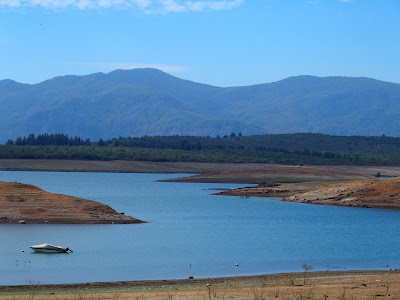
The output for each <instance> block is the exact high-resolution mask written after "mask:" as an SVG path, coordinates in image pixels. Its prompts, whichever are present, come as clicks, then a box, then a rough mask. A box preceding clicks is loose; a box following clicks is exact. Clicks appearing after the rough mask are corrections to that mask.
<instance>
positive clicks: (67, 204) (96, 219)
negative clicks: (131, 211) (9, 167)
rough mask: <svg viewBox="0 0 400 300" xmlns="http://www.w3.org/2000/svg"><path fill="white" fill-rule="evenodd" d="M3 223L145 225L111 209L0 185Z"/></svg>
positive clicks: (21, 186) (13, 184)
mask: <svg viewBox="0 0 400 300" xmlns="http://www.w3.org/2000/svg"><path fill="white" fill-rule="evenodd" d="M0 223H27V224H44V223H49V224H132V223H145V222H144V221H141V220H138V219H135V218H132V217H130V216H127V215H125V214H124V213H118V212H116V211H115V210H114V209H112V208H111V207H110V206H108V205H105V204H102V203H99V202H96V201H91V200H86V199H82V198H78V197H73V196H68V195H62V194H54V193H49V192H46V191H44V190H42V189H40V188H38V187H36V186H33V185H29V184H23V183H18V182H4V181H0Z"/></svg>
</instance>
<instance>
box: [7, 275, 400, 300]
mask: <svg viewBox="0 0 400 300" xmlns="http://www.w3.org/2000/svg"><path fill="white" fill-rule="evenodd" d="M377 283H379V284H377ZM388 287H391V291H390V292H391V295H392V297H391V299H399V298H396V297H393V296H395V295H398V296H399V297H400V291H399V292H398V288H399V287H400V271H398V270H353V271H351V270H349V271H316V272H312V271H310V272H294V273H273V274H263V275H249V276H234V277H216V278H201V279H169V280H141V281H116V282H92V283H75V284H45V285H40V284H35V283H33V284H30V285H6V286H0V299H33V297H32V296H33V295H35V296H36V297H37V296H38V295H43V297H39V298H40V299H87V298H86V296H84V295H91V296H89V299H92V298H93V299H207V296H208V295H212V298H216V299H225V298H234V299H263V298H257V297H254V295H255V292H257V293H261V292H262V293H263V294H264V297H265V296H270V297H271V298H264V299H292V298H288V295H291V296H293V295H295V294H299V295H300V294H303V293H309V292H310V291H311V290H312V291H313V292H314V293H315V298H293V299H324V298H320V297H322V295H323V294H324V293H325V294H326V295H329V297H330V299H339V297H335V295H337V294H339V295H340V294H342V293H343V291H344V290H346V289H347V290H348V294H351V293H353V294H354V295H359V294H360V292H362V295H363V296H366V295H367V294H368V295H371V299H374V298H372V296H376V295H378V294H382V295H383V293H384V292H386V296H387V295H388V293H389V288H388ZM277 290H279V293H277ZM393 290H395V291H393ZM269 294H271V295H269ZM319 294H321V296H320V297H317V295H319ZM77 295H80V296H81V297H82V298H79V297H78V298H77ZM171 295H173V298H172V297H171ZM249 295H251V296H250V297H249ZM25 296H26V297H31V298H24V297H25ZM7 297H11V298H7ZM15 297H18V298H15ZM60 297H62V298H60ZM91 297H92V298H91ZM248 297H249V298H248ZM325 299H326V298H325ZM345 299H347V298H345ZM349 299H353V298H349ZM368 299H369V298H368Z"/></svg>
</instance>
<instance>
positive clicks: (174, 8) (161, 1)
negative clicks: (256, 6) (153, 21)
mask: <svg viewBox="0 0 400 300" xmlns="http://www.w3.org/2000/svg"><path fill="white" fill-rule="evenodd" d="M154 2H155V3H154V4H156V5H153V6H151V7H149V9H146V10H145V12H146V13H148V14H168V13H179V12H188V11H205V10H226V9H233V8H236V7H238V6H240V5H241V4H242V3H243V2H244V0H231V1H178V0H158V1H154Z"/></svg>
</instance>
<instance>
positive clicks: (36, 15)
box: [0, 0, 400, 87]
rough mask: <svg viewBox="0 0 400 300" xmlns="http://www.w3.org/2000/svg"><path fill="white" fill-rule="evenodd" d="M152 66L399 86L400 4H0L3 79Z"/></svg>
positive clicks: (201, 75)
mask: <svg viewBox="0 0 400 300" xmlns="http://www.w3.org/2000/svg"><path fill="white" fill-rule="evenodd" d="M146 67H152V68H158V69H161V70H163V71H165V72H167V73H169V74H171V75H174V76H177V77H179V78H183V79H188V80H192V81H195V82H200V83H205V84H210V85H215V86H222V87H227V86H244V85H252V84H259V83H268V82H274V81H278V80H281V79H284V78H286V77H290V76H297V75H315V76H352V77H370V78H375V79H379V80H384V81H389V82H395V83H400V72H399V70H400V0H216V1H209V0H205V1H203V0H190V1H188V0H0V80H2V79H13V80H15V81H18V82H22V83H31V84H33V83H39V82H42V81H44V80H47V79H51V78H53V77H56V76H62V75H87V74H91V73H96V72H103V73H108V72H111V71H113V70H115V69H133V68H146Z"/></svg>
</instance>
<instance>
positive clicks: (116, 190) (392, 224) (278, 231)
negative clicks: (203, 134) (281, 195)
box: [0, 172, 400, 285]
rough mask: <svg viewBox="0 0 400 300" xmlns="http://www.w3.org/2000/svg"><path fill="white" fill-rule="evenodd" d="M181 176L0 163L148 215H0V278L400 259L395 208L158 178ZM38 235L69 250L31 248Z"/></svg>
mask: <svg viewBox="0 0 400 300" xmlns="http://www.w3.org/2000/svg"><path fill="white" fill-rule="evenodd" d="M178 176H184V175H183V174H173V175H171V174H118V173H63V172H0V180H4V181H18V182H24V183H30V184H34V185H36V186H38V187H40V188H42V189H44V190H46V191H49V192H54V193H63V194H68V195H72V196H77V197H82V198H86V199H91V200H95V201H99V202H102V203H105V204H108V205H110V206H111V207H113V208H114V209H116V210H117V211H124V212H125V213H126V214H128V215H131V216H133V217H135V218H138V219H141V220H145V221H148V222H149V223H147V224H118V225H117V224H106V225H58V224H40V225H39V224H0V259H1V263H0V285H14V284H29V283H33V282H34V283H38V282H40V283H41V284H48V283H77V282H94V281H120V280H145V279H180V278H187V277H189V276H193V277H195V278H207V277H217V276H236V275H255V274H265V273H277V272H300V271H302V268H301V266H302V264H303V263H307V264H310V265H311V266H312V267H313V268H314V270H345V269H346V270H350V269H351V270H360V269H388V268H393V269H394V268H400V261H399V257H400V253H399V252H400V231H399V230H398V228H400V212H399V211H392V210H377V209H363V208H345V207H328V206H316V205H315V206H314V205H307V204H299V203H286V202H279V201H276V199H273V198H256V197H254V198H248V199H244V198H240V197H230V196H213V195H211V193H213V192H214V191H213V190H211V189H216V188H226V187H227V188H236V187H240V186H243V185H238V184H204V183H171V182H157V180H160V179H166V178H172V177H178ZM247 186H248V185H247ZM41 243H51V244H55V245H60V246H68V247H70V248H71V249H72V250H74V252H73V253H71V254H38V253H34V252H33V251H32V250H31V249H30V248H29V246H30V245H34V244H41ZM22 250H24V252H22ZM236 263H238V264H239V266H236V265H235V264H236ZM386 265H389V267H388V268H387V267H386Z"/></svg>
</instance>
